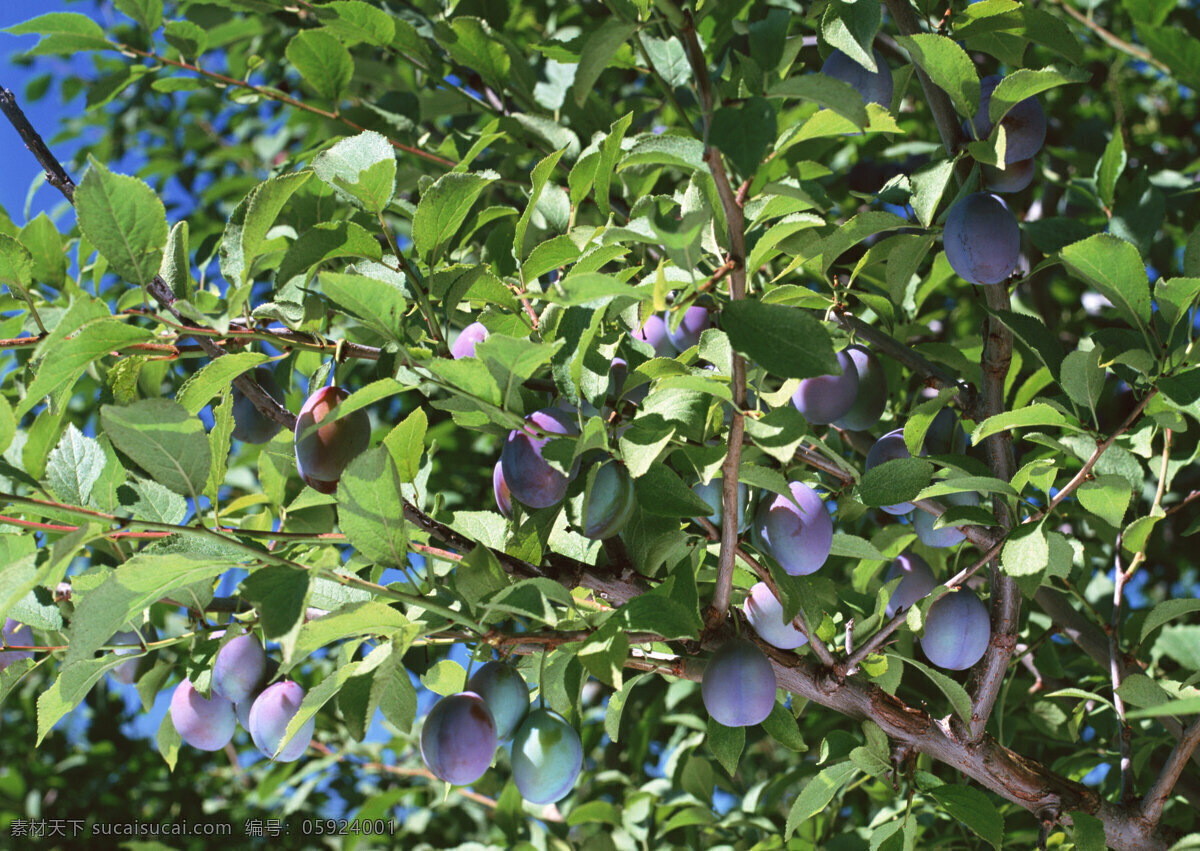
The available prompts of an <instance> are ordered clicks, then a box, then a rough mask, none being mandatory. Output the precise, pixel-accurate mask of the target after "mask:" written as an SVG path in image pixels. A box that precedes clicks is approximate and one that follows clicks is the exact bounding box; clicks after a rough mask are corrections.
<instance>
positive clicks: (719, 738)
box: [708, 718, 746, 777]
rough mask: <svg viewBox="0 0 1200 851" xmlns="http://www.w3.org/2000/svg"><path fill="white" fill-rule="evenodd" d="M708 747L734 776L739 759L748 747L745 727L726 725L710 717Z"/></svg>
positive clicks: (730, 774)
mask: <svg viewBox="0 0 1200 851" xmlns="http://www.w3.org/2000/svg"><path fill="white" fill-rule="evenodd" d="M708 747H709V750H711V751H712V752H713V756H715V757H716V758H717V762H719V763H721V766H722V767H723V768H724V769H725V771H727V772H728V773H729V776H730V777H732V776H733V775H734V774H736V773H737V766H738V760H739V759H741V757H742V750H743V749H744V748H745V747H746V728H745V727H726V726H725V725H724V724H721V723H719V722H717V721H715V720H713V719H712V718H709V719H708Z"/></svg>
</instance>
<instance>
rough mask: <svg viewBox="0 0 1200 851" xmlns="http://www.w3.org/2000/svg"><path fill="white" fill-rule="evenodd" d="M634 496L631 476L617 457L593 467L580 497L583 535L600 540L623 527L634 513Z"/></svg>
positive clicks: (609, 536)
mask: <svg viewBox="0 0 1200 851" xmlns="http://www.w3.org/2000/svg"><path fill="white" fill-rule="evenodd" d="M635 505H636V499H635V498H634V494H633V477H632V476H630V475H629V470H628V469H626V467H625V465H624V464H622V463H621V462H620V461H615V460H611V459H610V460H608V461H605V462H604V463H603V464H601V465H600V466H599V467H598V468H597V469H596V476H595V478H594V479H593V480H592V481H591V484H590V487H589V488H588V490H587V493H585V494H584V499H583V529H582V530H581V531H582V532H583V535H584V537H586V538H591V539H592V540H594V541H599V540H602V539H604V538H611V537H612V536H613V535H615V534H617V533H618V532H620V531H621V530H622V529H623V528H625V524H626V523H628V522H629V518H630V517H632V516H633V509H634V506H635Z"/></svg>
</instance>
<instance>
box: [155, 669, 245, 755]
mask: <svg viewBox="0 0 1200 851" xmlns="http://www.w3.org/2000/svg"><path fill="white" fill-rule="evenodd" d="M170 712H171V723H172V724H174V725H175V729H176V731H178V733H179V738H181V739H183V741H184V742H185V743H186V744H189V745H191V746H192V747H194V748H196V749H198V750H202V751H218V750H220V749H221V748H223V747H225V746H226V745H227V744H229V743H230V742H231V741H233V734H234V732H236V731H237V715H236V714H235V713H234V711H233V704H232V703H230V702H229V701H228V700H227V699H225V698H223V697H221V696H220V695H219V694H214V695H212V696H211V697H209V698H208V699H207V700H205V698H204V697H203V696H202V695H201V694H200V692H198V691H196V689H195V687H193V686H192V681H191V680H188V679H185V680H182V681H181V682H180V683H179V685H177V686H176V687H175V692H174V693H173V694H172V695H171V709H170Z"/></svg>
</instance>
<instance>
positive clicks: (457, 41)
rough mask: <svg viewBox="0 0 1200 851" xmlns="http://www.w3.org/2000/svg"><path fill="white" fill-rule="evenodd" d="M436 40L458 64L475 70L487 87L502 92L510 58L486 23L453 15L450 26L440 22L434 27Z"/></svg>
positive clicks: (507, 81) (505, 83)
mask: <svg viewBox="0 0 1200 851" xmlns="http://www.w3.org/2000/svg"><path fill="white" fill-rule="evenodd" d="M434 32H435V35H436V38H437V43H438V45H440V46H441V47H443V48H444V49H445V50H446V52H447V53H449V54H450V58H451V59H453V60H454V61H455V62H457V63H458V64H460V65H462V66H464V67H466V68H471V69H474V70H475V71H478V72H479V74H480V76H481V77H483V79H484V81H486V82H487V84H488V85H489V86H491V87H492V88H493V89H495V90H497V91H504V90H505V89H506V88H507V87H508V84H509V82H510V80H511V79H512V76H513V75H512V74H511V73H510V69H511V68H512V59H511V58H510V57H509V55H508V51H507V50H505V48H504V45H503V44H502V43H501V42H500V40H499V39H497V38H496V37H495V36H494V35H493V33H492V28H491V27H490V26H488V24H487V22H485V21H483V20H481V19H479V18H473V17H468V16H461V17H456V18H453V19H452V20H451V21H450V23H449V26H446V24H445V23H442V22H439V24H438V25H437V27H436V29H435V30H434Z"/></svg>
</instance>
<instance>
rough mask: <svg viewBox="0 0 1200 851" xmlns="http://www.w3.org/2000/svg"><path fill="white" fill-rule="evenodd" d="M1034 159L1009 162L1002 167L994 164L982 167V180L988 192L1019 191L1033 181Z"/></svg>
mask: <svg viewBox="0 0 1200 851" xmlns="http://www.w3.org/2000/svg"><path fill="white" fill-rule="evenodd" d="M1033 172H1034V160H1033V157H1030V158H1029V159H1027V160H1017V161H1016V162H1011V163H1009V164H1008V165H1006V166H1004V167H1003V168H997V167H996V166H994V165H985V166H984V167H983V182H984V184H985V185H986V186H987V188H988V191H989V192H1005V193H1008V192H1020V191H1021V190H1022V189H1024V188H1025V187H1026V186H1028V185H1029V184H1030V183H1033Z"/></svg>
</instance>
